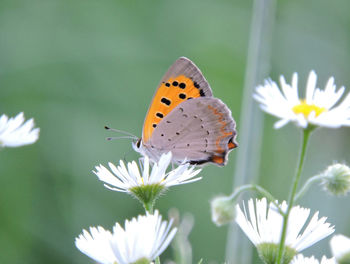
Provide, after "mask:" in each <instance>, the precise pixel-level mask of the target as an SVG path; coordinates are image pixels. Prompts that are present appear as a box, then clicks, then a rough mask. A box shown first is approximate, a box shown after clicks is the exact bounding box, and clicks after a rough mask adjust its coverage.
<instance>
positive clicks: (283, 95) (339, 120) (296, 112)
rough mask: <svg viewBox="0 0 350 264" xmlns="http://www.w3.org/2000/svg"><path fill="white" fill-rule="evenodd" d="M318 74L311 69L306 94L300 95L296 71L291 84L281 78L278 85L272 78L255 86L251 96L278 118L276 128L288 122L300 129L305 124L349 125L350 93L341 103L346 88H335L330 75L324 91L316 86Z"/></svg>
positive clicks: (335, 126) (334, 126)
mask: <svg viewBox="0 0 350 264" xmlns="http://www.w3.org/2000/svg"><path fill="white" fill-rule="evenodd" d="M316 80H317V75H316V73H315V72H314V71H311V72H310V74H309V78H308V81H307V85H306V96H305V98H304V99H301V98H299V94H298V74H297V73H294V74H293V77H292V82H291V84H288V83H287V82H286V80H285V79H284V77H283V76H281V77H280V84H281V85H280V88H279V87H278V85H277V84H276V83H275V82H274V81H272V80H270V79H269V80H265V84H264V85H261V86H258V87H257V88H256V93H255V94H254V95H253V96H254V99H255V100H257V101H258V102H259V103H260V107H261V109H262V110H264V111H265V112H267V113H269V114H271V115H274V116H277V117H278V118H280V120H279V121H278V122H276V123H275V128H276V129H278V128H281V127H282V126H284V125H286V124H287V123H289V122H290V121H292V122H294V123H296V124H297V126H299V127H302V128H307V127H308V125H309V124H310V125H314V126H322V127H331V128H337V127H341V126H350V94H348V95H347V96H346V97H345V98H344V99H343V100H342V102H340V99H341V97H342V96H343V94H344V91H345V88H344V87H341V88H339V89H338V90H336V86H335V84H334V78H333V77H331V78H329V80H328V82H327V84H326V87H325V89H324V90H321V89H319V88H317V87H316Z"/></svg>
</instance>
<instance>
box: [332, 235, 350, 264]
mask: <svg viewBox="0 0 350 264" xmlns="http://www.w3.org/2000/svg"><path fill="white" fill-rule="evenodd" d="M330 245H331V251H332V254H333V256H334V257H335V258H336V260H337V261H338V263H340V264H342V263H349V262H350V238H348V237H346V236H343V235H335V236H333V237H332V239H331V241H330Z"/></svg>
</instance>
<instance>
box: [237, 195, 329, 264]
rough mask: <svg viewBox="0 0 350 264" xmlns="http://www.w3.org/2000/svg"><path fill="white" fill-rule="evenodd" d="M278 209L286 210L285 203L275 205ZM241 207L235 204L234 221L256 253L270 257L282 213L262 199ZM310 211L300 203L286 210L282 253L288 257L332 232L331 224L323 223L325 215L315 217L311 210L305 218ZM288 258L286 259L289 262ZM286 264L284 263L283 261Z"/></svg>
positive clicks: (279, 231)
mask: <svg viewBox="0 0 350 264" xmlns="http://www.w3.org/2000/svg"><path fill="white" fill-rule="evenodd" d="M279 206H280V209H281V210H282V211H286V209H287V203H286V202H282V203H281V204H279ZM243 208H244V210H243V211H242V209H241V208H240V206H239V205H237V206H236V223H237V224H238V225H239V226H240V228H241V229H242V231H243V232H244V233H245V234H246V235H247V236H248V238H249V239H250V240H251V242H252V243H253V244H254V245H255V246H256V247H257V249H258V251H259V254H260V255H262V256H265V257H266V259H270V257H271V254H275V257H276V256H277V255H276V254H278V248H279V242H280V239H281V233H282V228H283V216H282V215H281V214H280V212H279V210H277V208H276V206H275V205H274V203H270V204H268V203H267V200H266V198H263V199H261V200H258V199H257V200H256V201H255V202H254V201H253V200H252V199H250V200H249V201H248V208H247V209H246V206H245V205H244V204H243ZM309 214H310V210H309V209H307V208H302V207H300V206H293V208H292V209H291V211H290V215H289V220H288V227H287V232H286V240H285V241H286V242H285V243H286V252H288V258H289V259H290V260H291V259H292V258H293V257H294V255H295V254H297V253H299V252H300V251H302V250H304V249H306V248H308V247H310V246H311V245H313V244H315V243H317V242H318V241H320V240H321V239H323V238H325V237H327V236H329V235H330V234H332V233H333V232H334V227H332V226H330V224H329V223H327V222H325V218H320V219H319V218H318V213H315V214H314V215H313V217H312V218H311V220H308V219H309ZM290 260H289V261H290ZM286 263H288V262H286Z"/></svg>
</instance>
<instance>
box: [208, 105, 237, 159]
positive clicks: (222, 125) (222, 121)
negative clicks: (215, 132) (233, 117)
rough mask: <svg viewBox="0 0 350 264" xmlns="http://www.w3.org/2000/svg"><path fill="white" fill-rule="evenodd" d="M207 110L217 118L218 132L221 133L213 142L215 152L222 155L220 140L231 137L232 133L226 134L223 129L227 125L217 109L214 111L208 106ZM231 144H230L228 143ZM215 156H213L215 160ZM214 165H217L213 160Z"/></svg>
mask: <svg viewBox="0 0 350 264" xmlns="http://www.w3.org/2000/svg"><path fill="white" fill-rule="evenodd" d="M208 108H209V109H210V110H211V111H213V113H214V115H217V116H218V118H219V120H218V121H219V123H220V124H221V126H220V132H221V133H222V135H221V136H219V137H218V138H217V139H216V141H215V144H216V147H217V152H218V153H224V152H225V149H223V148H222V147H221V145H220V142H221V140H223V139H224V138H225V137H228V136H232V134H233V132H226V130H225V127H226V125H227V123H226V122H225V121H224V114H223V113H220V112H219V111H218V110H217V109H215V108H214V107H212V106H211V105H208ZM230 143H232V142H230ZM230 143H229V146H228V147H229V148H230ZM232 145H234V147H235V144H234V143H232ZM215 157H216V156H214V158H215ZM213 161H214V162H215V163H217V162H216V161H215V160H213Z"/></svg>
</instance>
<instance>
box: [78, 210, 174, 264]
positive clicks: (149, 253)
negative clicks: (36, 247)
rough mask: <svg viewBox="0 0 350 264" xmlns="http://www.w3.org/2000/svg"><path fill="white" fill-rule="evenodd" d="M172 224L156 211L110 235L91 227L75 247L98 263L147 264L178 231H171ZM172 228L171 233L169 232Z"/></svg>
mask: <svg viewBox="0 0 350 264" xmlns="http://www.w3.org/2000/svg"><path fill="white" fill-rule="evenodd" d="M171 225H172V221H170V222H169V223H168V222H167V221H162V217H161V216H160V215H159V213H158V211H155V213H154V214H153V215H152V214H146V215H139V216H138V217H137V218H133V219H131V220H130V221H128V220H126V221H125V228H124V229H123V228H122V227H121V226H120V225H119V223H116V224H115V226H114V227H113V233H111V232H110V231H106V230H105V229H103V228H102V227H97V228H96V227H90V233H89V232H88V231H86V230H83V233H82V234H80V235H79V237H77V238H76V239H75V245H76V247H77V248H78V249H79V250H80V251H81V252H83V253H84V254H85V255H87V256H89V257H90V258H92V259H94V260H95V261H97V262H98V263H101V264H115V263H118V264H129V263H150V262H151V261H153V260H154V259H155V258H157V257H158V256H159V255H160V254H161V253H162V252H163V251H164V250H165V249H166V248H167V247H168V245H169V244H170V242H171V240H172V239H173V238H174V236H175V233H176V231H177V229H176V228H173V229H171ZM170 229H171V230H170Z"/></svg>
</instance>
